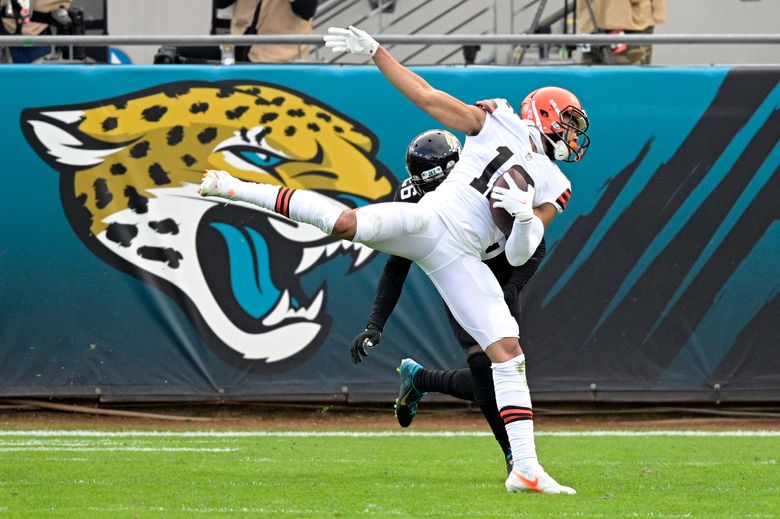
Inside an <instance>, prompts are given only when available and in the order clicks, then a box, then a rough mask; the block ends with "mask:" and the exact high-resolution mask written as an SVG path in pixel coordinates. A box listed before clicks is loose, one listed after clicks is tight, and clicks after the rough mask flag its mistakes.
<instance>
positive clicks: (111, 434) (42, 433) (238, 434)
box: [0, 429, 780, 450]
mask: <svg viewBox="0 0 780 519" xmlns="http://www.w3.org/2000/svg"><path fill="white" fill-rule="evenodd" d="M9 436H11V437H30V436H33V437H46V438H51V437H60V438H66V437H79V436H81V437H98V438H285V437H294V438H377V437H399V438H401V437H418V438H448V437H479V436H488V437H492V433H489V432H481V431H405V432H401V431H373V432H372V431H367V432H355V431H87V430H72V431H61V430H46V429H38V430H28V431H0V438H2V437H9ZM535 436H553V437H555V436H558V437H574V438H576V437H592V436H607V437H614V436H632V437H647V436H691V437H726V436H728V437H735V436H736V437H740V436H744V437H757V436H758V437H780V430H778V431H766V430H756V431H674V430H665V431H662V430H657V431H538V432H536V434H535ZM204 450H206V449H204Z"/></svg>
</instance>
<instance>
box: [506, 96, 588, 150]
mask: <svg viewBox="0 0 780 519" xmlns="http://www.w3.org/2000/svg"><path fill="white" fill-rule="evenodd" d="M520 118H521V119H526V120H528V121H531V122H532V123H533V124H534V126H536V127H537V128H539V131H541V132H542V135H544V137H545V138H546V139H547V140H548V141H549V142H550V144H552V146H553V153H554V156H555V158H556V159H557V160H563V161H565V162H577V161H579V160H581V159H582V157H584V156H585V152H586V151H587V150H588V147H589V146H590V137H588V133H587V132H588V126H589V125H590V123H589V121H588V116H587V114H586V113H585V110H584V109H583V108H582V104H581V103H580V100H579V99H577V97H576V96H575V95H574V94H572V93H571V92H569V91H568V90H566V89H564V88H559V87H554V86H548V87H542V88H539V89H536V90H534V91H533V92H531V93H530V94H528V95H527V96H526V98H525V99H523V102H522V104H521V105H520Z"/></svg>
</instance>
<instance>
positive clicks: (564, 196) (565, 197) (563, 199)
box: [556, 189, 571, 209]
mask: <svg viewBox="0 0 780 519" xmlns="http://www.w3.org/2000/svg"><path fill="white" fill-rule="evenodd" d="M570 198H571V189H567V190H566V191H564V192H563V193H561V196H559V197H558V199H557V200H556V202H558V205H559V206H561V209H566V204H568V203H569V199H570Z"/></svg>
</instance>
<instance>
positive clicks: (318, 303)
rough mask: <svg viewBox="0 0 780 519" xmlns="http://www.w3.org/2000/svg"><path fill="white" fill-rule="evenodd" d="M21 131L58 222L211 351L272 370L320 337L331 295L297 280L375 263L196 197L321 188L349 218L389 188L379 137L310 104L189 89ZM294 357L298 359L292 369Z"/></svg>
mask: <svg viewBox="0 0 780 519" xmlns="http://www.w3.org/2000/svg"><path fill="white" fill-rule="evenodd" d="M21 125H22V129H23V131H24V134H25V136H26V138H27V140H28V142H29V143H30V144H31V145H32V147H33V148H34V149H35V150H36V152H37V153H38V154H39V155H40V156H41V157H42V158H43V159H44V160H45V161H46V162H47V163H48V164H49V165H50V166H51V167H53V168H54V169H56V170H57V171H58V172H59V173H60V193H61V198H62V205H63V208H64V209H65V213H66V215H67V218H68V220H69V222H70V224H71V226H72V227H73V229H74V230H75V232H76V233H77V234H78V235H79V237H80V238H81V240H82V241H83V242H84V243H85V244H86V245H87V246H88V247H89V248H90V249H91V250H92V251H93V252H94V253H95V254H97V255H98V256H99V257H100V258H102V259H103V260H105V261H106V262H108V263H109V264H111V265H112V266H114V267H116V268H118V269H120V270H122V271H125V272H127V273H129V274H131V275H133V276H135V277H137V278H139V279H142V280H144V281H146V282H148V283H150V284H152V285H154V286H156V287H159V288H161V289H163V290H164V291H166V292H167V293H168V294H169V295H171V296H172V297H173V298H174V299H175V300H176V301H177V302H178V303H179V305H180V306H181V307H182V308H183V309H184V311H185V312H186V313H187V315H188V316H189V318H190V320H191V321H192V323H193V325H194V326H195V328H196V329H197V330H198V331H199V333H200V334H201V335H202V336H203V337H204V338H205V339H206V341H207V342H208V343H209V344H210V345H212V347H214V348H216V349H217V351H219V352H220V353H222V354H223V356H227V357H228V358H230V359H232V360H235V361H237V362H247V361H248V362H250V363H251V364H252V367H253V368H257V369H266V368H267V367H269V366H273V369H279V368H281V367H282V366H284V365H294V364H296V363H297V359H300V358H302V356H303V355H304V354H307V353H308V354H310V353H312V352H313V351H314V350H316V348H317V347H318V346H319V345H320V344H321V343H322V341H323V340H324V338H325V336H326V335H327V332H328V329H329V326H330V318H329V316H328V314H327V312H326V299H327V285H325V284H323V285H322V286H320V288H319V289H317V290H311V289H310V292H313V293H307V292H306V291H305V290H304V288H303V286H302V283H301V280H300V278H301V276H303V275H305V274H306V273H307V272H310V271H312V270H313V269H316V268H317V267H318V266H320V265H323V264H324V263H325V262H327V261H328V260H329V259H331V258H333V257H334V256H335V255H345V254H346V255H349V256H350V257H351V269H353V270H354V269H358V268H361V267H362V266H363V265H365V264H366V262H367V260H368V259H369V258H370V257H371V256H372V254H373V252H372V251H371V250H370V249H368V248H366V247H364V246H362V245H359V244H353V243H351V242H347V241H342V240H339V239H336V238H333V237H330V236H326V235H324V234H323V233H321V232H320V231H319V230H317V229H316V228H314V227H311V226H308V225H299V224H296V223H294V222H292V221H289V220H286V219H284V218H281V217H279V216H278V215H275V214H274V213H271V212H267V211H264V210H262V209H260V208H258V207H256V206H252V205H248V204H242V203H231V204H228V205H225V204H224V202H220V201H218V200H216V199H207V198H201V197H199V196H197V195H196V188H197V185H198V183H199V182H200V178H201V175H202V174H203V171H204V170H205V169H225V170H228V171H230V172H231V173H232V174H233V175H234V176H236V177H238V178H242V179H244V180H249V181H257V182H265V183H272V184H278V185H283V186H287V187H291V188H303V189H309V190H314V191H318V192H319V193H321V194H324V195H326V196H328V197H330V198H332V199H333V200H335V201H337V202H338V203H341V204H343V205H344V206H345V207H355V206H358V205H363V204H366V203H372V202H377V201H384V200H389V199H391V198H392V193H393V191H394V190H395V187H396V185H397V182H396V180H395V179H394V177H393V175H392V174H391V173H390V172H389V170H388V169H387V168H386V167H385V166H384V165H383V164H381V163H380V162H379V161H378V160H377V157H376V153H377V151H378V141H377V138H376V137H375V136H374V135H373V134H372V133H371V132H370V131H369V130H368V129H367V128H365V127H364V126H362V125H361V124H360V123H358V122H357V121H355V120H353V119H350V118H349V117H347V116H345V115H343V114H340V113H338V112H337V111H335V110H334V109H333V108H331V107H329V106H327V105H325V104H323V103H321V102H319V101H318V100H316V99H314V98H312V97H309V96H307V95H304V94H302V93H300V92H295V91H292V90H290V89H289V88H286V87H282V86H279V85H274V84H268V83H261V82H256V81H219V82H200V81H189V82H179V83H170V84H165V85H160V86H157V87H154V88H150V89H147V90H143V91H138V92H133V93H130V94H127V95H123V96H120V97H115V98H111V99H105V100H100V101H93V102H88V103H84V104H80V105H70V106H55V107H47V108H30V109H27V110H25V111H24V112H23V113H22V117H21ZM294 359H296V360H294Z"/></svg>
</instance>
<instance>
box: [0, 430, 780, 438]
mask: <svg viewBox="0 0 780 519" xmlns="http://www.w3.org/2000/svg"><path fill="white" fill-rule="evenodd" d="M479 436H492V434H491V433H489V432H483V431H403V432H402V431H364V432H358V431H89V430H69V431H64V430H48V429H36V430H26V431H23V430H18V431H17V430H13V431H0V438H4V437H44V438H51V437H59V438H68V437H96V438H285V437H294V438H377V437H399V438H401V437H419V438H448V437H479ZM536 436H549V437H572V438H577V437H592V436H607V437H615V436H631V437H648V436H682V437H686V436H690V437H735V436H736V437H740V436H744V437H780V430H777V431H770V430H756V431H750V430H744V431H676V430H654V431H618V430H615V431H607V430H604V431H538V432H537V433H536Z"/></svg>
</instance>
